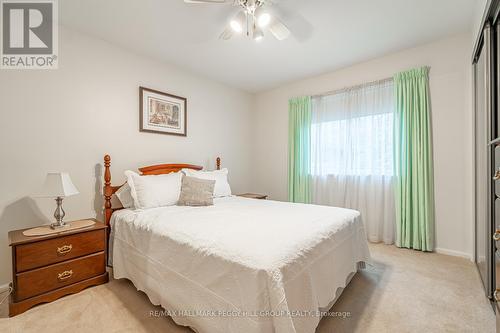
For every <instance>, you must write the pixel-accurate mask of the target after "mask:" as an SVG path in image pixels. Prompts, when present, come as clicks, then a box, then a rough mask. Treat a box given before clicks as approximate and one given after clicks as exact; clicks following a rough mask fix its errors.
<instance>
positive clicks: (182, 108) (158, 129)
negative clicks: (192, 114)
mask: <svg viewBox="0 0 500 333" xmlns="http://www.w3.org/2000/svg"><path fill="white" fill-rule="evenodd" d="M139 131H140V132H148V133H159V134H169V135H178V136H187V98H185V97H180V96H176V95H172V94H168V93H165V92H161V91H158V90H154V89H149V88H145V87H139Z"/></svg>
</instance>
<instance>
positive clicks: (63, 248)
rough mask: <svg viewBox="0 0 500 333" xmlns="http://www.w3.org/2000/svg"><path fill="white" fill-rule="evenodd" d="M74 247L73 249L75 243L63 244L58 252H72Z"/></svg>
mask: <svg viewBox="0 0 500 333" xmlns="http://www.w3.org/2000/svg"><path fill="white" fill-rule="evenodd" d="M72 249H73V244H69V245H63V246H61V247H58V248H57V253H59V254H62V255H64V254H66V253H68V252H70V251H71V250H72Z"/></svg>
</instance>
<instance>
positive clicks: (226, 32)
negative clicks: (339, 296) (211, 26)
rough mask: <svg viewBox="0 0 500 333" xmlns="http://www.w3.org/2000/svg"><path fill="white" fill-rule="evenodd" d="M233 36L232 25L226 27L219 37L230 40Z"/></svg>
mask: <svg viewBox="0 0 500 333" xmlns="http://www.w3.org/2000/svg"><path fill="white" fill-rule="evenodd" d="M231 37H233V29H231V28H230V27H227V28H226V29H224V31H223V32H222V33H221V34H220V36H219V39H222V40H229V39H231Z"/></svg>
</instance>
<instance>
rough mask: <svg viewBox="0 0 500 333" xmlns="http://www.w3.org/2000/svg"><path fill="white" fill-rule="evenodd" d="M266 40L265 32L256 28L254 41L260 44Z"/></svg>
mask: <svg viewBox="0 0 500 333" xmlns="http://www.w3.org/2000/svg"><path fill="white" fill-rule="evenodd" d="M262 38H264V31H262V29H259V28H256V29H255V30H254V31H253V40H254V41H256V42H260V41H261V40H262Z"/></svg>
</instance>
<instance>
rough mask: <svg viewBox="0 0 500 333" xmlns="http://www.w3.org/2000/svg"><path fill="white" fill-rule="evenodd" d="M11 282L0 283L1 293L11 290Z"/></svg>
mask: <svg viewBox="0 0 500 333" xmlns="http://www.w3.org/2000/svg"><path fill="white" fill-rule="evenodd" d="M9 286H10V283H6V284H2V285H0V293H3V292H4V291H7V290H9Z"/></svg>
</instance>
